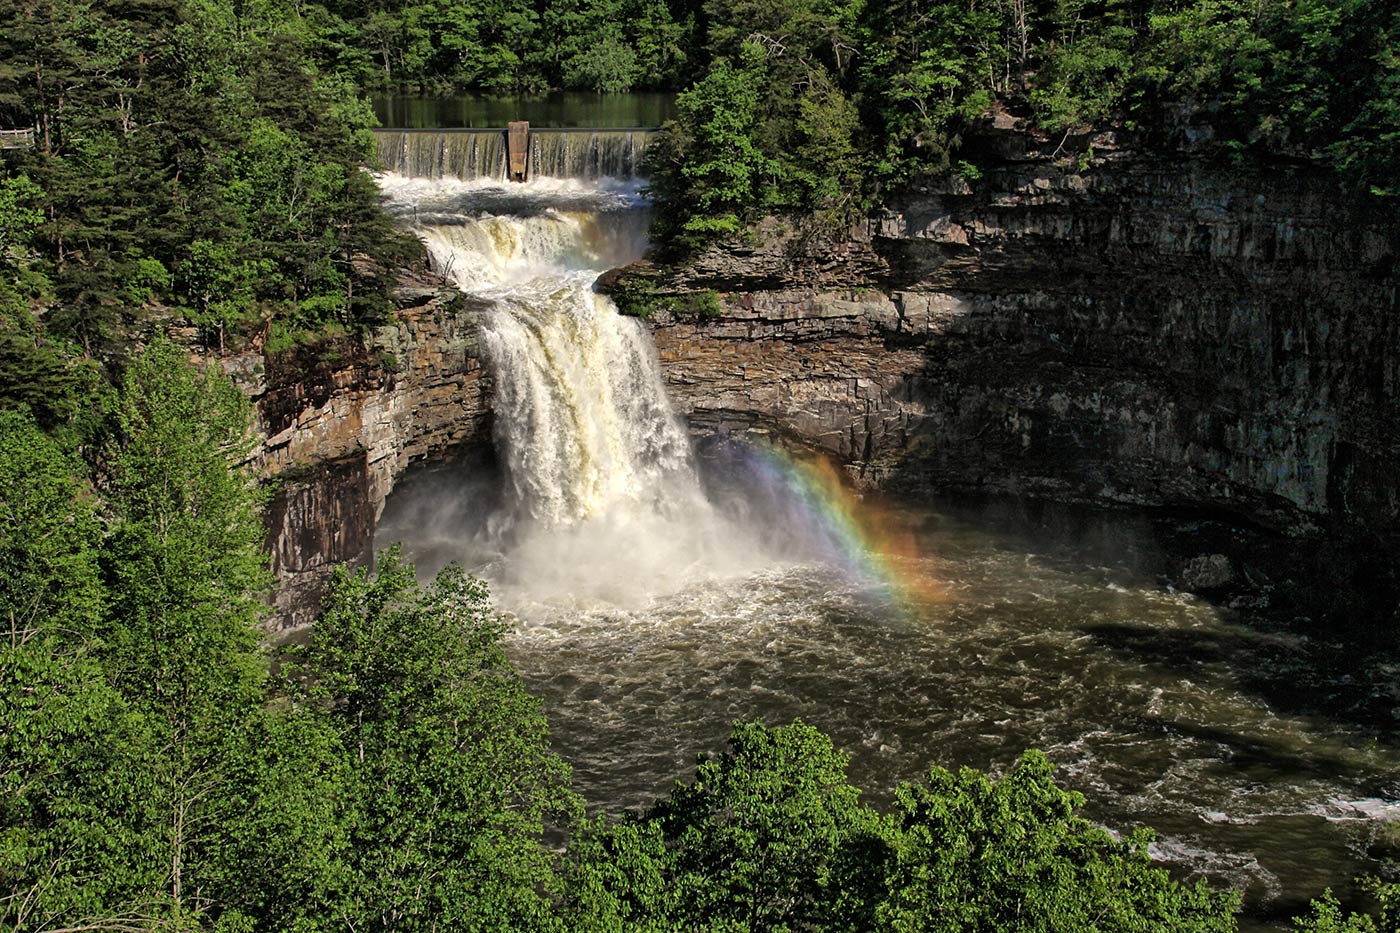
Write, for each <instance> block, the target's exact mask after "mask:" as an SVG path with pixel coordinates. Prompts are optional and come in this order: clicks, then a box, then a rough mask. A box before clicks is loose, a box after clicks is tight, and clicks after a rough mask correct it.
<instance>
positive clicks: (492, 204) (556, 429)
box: [381, 175, 763, 603]
mask: <svg viewBox="0 0 1400 933" xmlns="http://www.w3.org/2000/svg"><path fill="white" fill-rule="evenodd" d="M381 185H382V186H383V189H384V191H385V194H386V196H387V204H388V206H389V209H390V210H391V211H392V212H394V213H397V214H398V215H399V216H400V217H401V218H403V219H404V220H405V221H406V222H408V223H409V224H410V225H411V226H412V227H413V229H414V230H415V231H416V232H417V234H418V235H419V237H420V238H421V239H422V240H423V242H424V243H425V244H426V245H427V247H428V251H429V255H430V258H431V261H432V264H433V266H434V268H435V269H436V270H438V271H439V273H440V274H442V275H444V276H445V277H446V278H447V279H449V280H450V281H451V282H453V283H454V284H455V285H456V286H457V287H458V288H460V289H462V291H464V292H466V293H468V294H470V295H472V296H474V297H477V298H480V299H484V300H486V301H488V302H489V303H490V305H491V310H490V311H489V312H487V313H486V314H485V315H484V316H483V318H482V323H481V337H482V350H483V356H484V361H485V363H486V366H487V368H488V371H489V372H490V373H491V375H492V379H493V386H494V399H493V408H494V413H495V420H494V424H495V436H496V445H497V453H498V458H499V461H500V463H501V466H502V469H503V472H504V478H505V487H506V488H505V490H504V494H503V496H502V501H501V502H500V503H498V505H497V506H496V511H495V512H494V514H493V516H492V518H491V520H490V522H489V523H488V528H487V531H486V533H485V538H486V539H487V540H485V541H483V542H478V544H479V545H483V546H484V547H485V548H486V549H487V550H488V551H489V552H494V553H496V554H498V555H499V556H500V560H499V561H498V562H497V563H496V564H495V565H493V566H490V567H489V568H487V570H486V572H488V573H489V574H490V575H491V576H493V577H494V579H493V583H494V584H495V585H496V587H497V592H498V594H499V595H501V596H502V598H504V599H509V598H510V597H511V596H512V595H520V596H522V597H524V596H525V595H526V590H528V599H529V600H531V601H534V600H537V599H539V598H541V596H542V595H543V596H544V597H546V598H555V599H571V600H578V601H581V602H583V603H591V602H594V601H596V600H599V599H601V600H604V601H621V602H628V601H635V600H640V599H645V598H647V597H648V595H649V594H650V593H651V592H653V591H654V589H655V588H658V587H660V588H664V587H666V586H667V585H682V584H683V583H684V581H686V580H687V579H689V578H691V577H692V576H694V575H697V574H701V575H703V574H710V573H715V572H721V573H731V572H741V571H746V570H750V569H752V568H753V567H754V566H755V565H759V564H762V563H763V559H762V558H761V557H760V556H759V554H758V553H757V551H754V550H752V549H749V548H746V547H744V546H741V544H740V542H739V539H740V538H741V537H742V536H741V535H739V534H738V533H737V531H736V530H735V529H732V528H721V526H722V525H723V519H721V518H719V517H718V516H717V514H716V513H715V511H714V510H713V509H712V508H711V506H710V505H709V503H708V502H707V501H706V498H705V495H704V493H703V491H702V489H701V485H700V482H699V480H698V478H697V474H696V469H695V463H694V458H693V455H692V452H691V447H690V440H689V436H688V434H687V431H686V429H685V427H684V425H683V424H682V423H681V421H680V419H679V418H678V417H677V415H676V413H675V412H674V410H673V409H672V406H671V404H670V401H669V400H668V398H667V396H666V391H665V386H664V383H663V380H662V377H661V374H660V370H659V367H658V364H657V359H656V351H655V349H654V347H653V346H652V344H651V338H650V334H649V333H648V332H647V330H646V328H645V326H644V325H643V324H642V323H641V322H640V321H638V320H636V319H633V318H628V317H624V316H622V315H620V314H619V313H618V311H617V308H616V307H615V306H614V305H613V303H612V301H611V299H609V298H607V297H605V296H602V295H599V294H597V293H595V292H594V291H593V282H594V280H595V279H596V278H597V276H598V274H599V273H601V272H602V271H604V270H606V269H608V268H613V267H616V266H620V265H624V264H626V263H628V262H630V261H632V260H634V259H637V258H639V257H640V256H641V255H642V252H643V251H644V249H645V247H646V227H647V224H648V220H649V211H648V208H647V204H646V202H645V201H644V200H642V199H641V198H640V197H639V195H638V190H637V186H636V184H635V183H631V182H624V181H619V180H608V181H603V182H599V181H581V180H566V179H557V178H544V177H537V178H535V179H534V180H532V181H529V182H526V183H524V184H510V183H504V182H497V181H494V180H489V179H478V180H475V181H465V182H464V181H460V180H457V179H455V178H443V177H435V178H409V177H403V176H399V175H389V176H385V177H384V178H383V179H382V180H381ZM527 581H528V587H527V586H526V583H527ZM667 581H669V584H668V582H667ZM516 583H519V585H520V587H521V588H520V589H519V590H516V589H514V585H515V584H516Z"/></svg>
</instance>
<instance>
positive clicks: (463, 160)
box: [374, 130, 506, 179]
mask: <svg viewBox="0 0 1400 933" xmlns="http://www.w3.org/2000/svg"><path fill="white" fill-rule="evenodd" d="M374 142H375V148H376V155H377V156H378V157H379V162H380V164H381V165H383V166H384V167H385V168H386V169H388V170H389V171H391V172H395V173H397V174H399V175H407V176H410V177H413V178H460V179H471V178H505V177H506V140H505V134H503V133H502V132H500V131H499V130H451V131H439V130H429V131H424V130H376V131H375V133H374Z"/></svg>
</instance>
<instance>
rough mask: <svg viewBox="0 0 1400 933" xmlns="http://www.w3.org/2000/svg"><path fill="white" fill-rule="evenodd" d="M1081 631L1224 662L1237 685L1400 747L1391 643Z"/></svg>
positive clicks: (1125, 644)
mask: <svg viewBox="0 0 1400 933" xmlns="http://www.w3.org/2000/svg"><path fill="white" fill-rule="evenodd" d="M1243 621H1244V622H1246V623H1248V622H1249V619H1248V618H1247V617H1246V618H1244V619H1243ZM1265 624H1268V623H1267V622H1266V623H1265ZM1085 631H1086V632H1087V633H1088V634H1089V635H1090V636H1092V637H1093V639H1094V640H1095V641H1096V642H1097V643H1098V644H1100V645H1103V646H1104V647H1106V648H1109V649H1111V650H1113V651H1116V652H1118V653H1120V654H1123V655H1127V656H1130V657H1132V658H1134V659H1136V660H1138V661H1141V662H1144V663H1149V664H1154V665H1157V666H1159V667H1165V668H1173V669H1176V670H1180V671H1182V672H1192V671H1195V670H1197V669H1199V668H1200V667H1201V666H1202V665H1220V666H1223V667H1225V668H1227V669H1228V670H1229V672H1230V676H1231V679H1232V681H1233V682H1234V684H1235V685H1236V686H1237V687H1238V688H1239V689H1241V690H1245V691H1248V692H1249V693H1252V694H1253V695H1255V696H1257V697H1259V698H1260V699H1262V700H1263V701H1264V702H1266V703H1267V704H1268V705H1269V706H1270V708H1271V709H1273V710H1275V711H1277V712H1279V713H1283V714H1286V715H1290V716H1303V717H1326V718H1328V719H1332V720H1335V721H1338V722H1343V723H1347V724H1350V725H1352V726H1359V727H1361V728H1362V729H1363V730H1365V731H1366V732H1367V733H1368V734H1369V735H1370V736H1372V738H1373V740H1374V741H1376V742H1378V743H1384V744H1386V745H1389V746H1392V747H1400V725H1397V712H1398V711H1397V707H1396V700H1397V690H1400V682H1397V676H1398V675H1400V656H1397V654H1396V652H1395V651H1394V650H1393V649H1391V648H1387V647H1380V646H1375V645H1370V646H1357V645H1356V644H1354V643H1347V642H1345V641H1322V640H1319V639H1316V638H1312V637H1309V636H1307V635H1302V634H1289V633H1283V632H1278V631H1268V630H1239V631H1235V632H1229V633H1225V632H1199V631H1171V630H1157V629H1143V628H1137V627H1133V626H1128V625H1095V626H1090V627H1088V628H1086V629H1085ZM1389 793H1390V794H1391V795H1397V794H1400V786H1392V787H1390V788H1389Z"/></svg>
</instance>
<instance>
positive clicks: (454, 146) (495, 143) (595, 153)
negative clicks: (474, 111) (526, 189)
mask: <svg viewBox="0 0 1400 933" xmlns="http://www.w3.org/2000/svg"><path fill="white" fill-rule="evenodd" d="M654 135H655V131H654V130H649V129H533V128H532V129H531V131H530V142H529V147H530V149H529V167H528V173H529V177H531V178H536V177H544V178H573V179H599V178H620V179H626V178H636V177H638V176H639V175H640V174H641V173H642V168H643V159H644V157H645V155H646V150H647V145H648V144H649V143H650V141H651V139H652V138H653V136H654ZM374 137H375V144H376V147H377V155H378V158H379V162H380V164H382V165H383V166H384V167H385V168H386V169H388V170H389V171H391V172H394V173H396V174H399V175H405V176H409V177H413V178H456V179H459V180H462V181H470V180H473V179H480V178H493V179H504V178H505V177H506V133H505V130H504V129H453V130H418V129H382V130H375V131H374Z"/></svg>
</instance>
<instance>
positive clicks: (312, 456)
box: [225, 275, 491, 628]
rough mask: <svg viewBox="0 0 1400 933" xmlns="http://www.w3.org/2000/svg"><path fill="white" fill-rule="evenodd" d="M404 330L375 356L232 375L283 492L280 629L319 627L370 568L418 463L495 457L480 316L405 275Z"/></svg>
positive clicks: (378, 342)
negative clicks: (335, 576)
mask: <svg viewBox="0 0 1400 933" xmlns="http://www.w3.org/2000/svg"><path fill="white" fill-rule="evenodd" d="M396 298H397V300H398V303H399V312H398V315H397V321H396V323H395V325H394V326H391V327H385V328H381V329H380V330H379V331H378V332H377V333H376V334H375V335H374V337H373V339H372V340H371V341H369V345H368V346H364V345H360V344H353V343H350V342H346V343H344V344H343V345H334V346H331V347H320V348H317V350H316V352H315V354H314V357H313V356H312V354H310V353H287V354H276V355H271V356H270V357H269V360H268V361H267V365H266V371H265V372H264V358H263V356H262V355H260V354H259V355H252V354H250V355H248V356H246V357H236V358H234V359H232V360H229V361H226V363H225V365H226V367H227V368H228V369H230V370H231V371H232V372H233V375H234V377H235V379H236V381H238V382H239V383H240V384H241V385H242V386H243V388H244V390H245V391H246V392H247V393H248V394H249V395H250V396H251V397H252V398H253V401H254V404H255V409H256V412H257V418H258V429H259V433H260V434H261V436H262V438H263V441H262V444H261V445H260V447H259V449H258V450H257V451H256V453H255V465H256V466H257V467H258V468H259V469H260V471H261V472H262V473H263V474H264V475H265V476H267V477H269V479H270V480H271V481H272V482H273V483H274V492H273V496H272V500H271V502H270V503H269V505H268V508H267V510H266V520H267V529H268V547H269V549H270V550H271V552H272V561H273V571H274V572H275V574H276V576H277V579H278V590H277V595H276V597H275V605H274V609H275V616H276V624H277V625H278V626H279V627H287V628H291V627H297V626H301V625H304V624H306V623H308V622H310V621H311V617H312V616H313V615H314V612H315V609H316V607H317V604H318V601H319V597H320V593H321V590H322V588H323V587H324V585H325V582H326V580H327V578H328V577H329V574H330V570H331V568H332V567H333V566H334V565H335V564H337V563H342V562H345V563H350V564H352V565H358V564H362V563H364V562H366V561H367V560H368V559H369V558H370V556H371V551H372V548H373V543H374V526H375V523H376V521H377V520H378V518H379V514H380V512H381V511H382V510H383V507H384V500H385V498H386V497H387V496H388V495H389V492H390V491H391V490H392V489H393V487H394V484H395V483H396V482H397V481H398V479H399V478H400V477H401V476H402V475H403V473H404V471H405V470H407V469H408V467H409V466H410V465H411V464H414V463H417V462H420V461H424V460H428V459H433V458H441V457H445V456H449V455H451V454H452V453H453V452H454V451H458V450H461V449H462V448H464V447H471V446H475V447H482V448H489V446H490V443H491V438H490V406H489V403H488V402H487V400H486V393H487V391H488V388H487V383H488V381H489V380H487V379H486V377H485V376H484V375H483V373H482V371H481V362H480V356H479V354H478V352H477V324H476V315H477V313H478V309H475V308H473V307H471V306H469V305H467V304H465V303H464V302H463V301H462V299H461V296H460V295H458V294H457V293H456V292H455V291H453V290H450V289H447V288H443V287H441V286H439V285H437V284H436V283H435V282H434V281H432V280H431V279H429V278H426V277H422V276H413V275H406V276H405V277H404V280H403V282H402V284H401V285H400V287H399V288H398V290H397V293H396Z"/></svg>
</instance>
